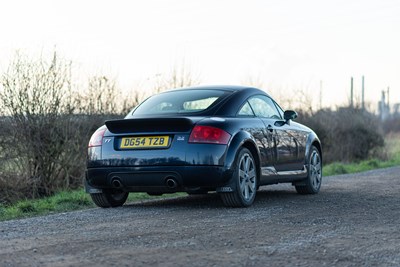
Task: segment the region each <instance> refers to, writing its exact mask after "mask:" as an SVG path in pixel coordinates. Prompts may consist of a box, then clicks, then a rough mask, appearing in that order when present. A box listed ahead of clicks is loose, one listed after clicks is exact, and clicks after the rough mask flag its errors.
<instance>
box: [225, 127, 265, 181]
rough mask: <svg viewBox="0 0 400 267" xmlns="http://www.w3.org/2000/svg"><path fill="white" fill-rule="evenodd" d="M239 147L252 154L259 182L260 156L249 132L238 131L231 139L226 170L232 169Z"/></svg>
mask: <svg viewBox="0 0 400 267" xmlns="http://www.w3.org/2000/svg"><path fill="white" fill-rule="evenodd" d="M241 147H245V148H247V149H248V150H250V152H251V153H252V155H253V158H254V160H255V163H256V170H257V180H258V182H259V181H260V176H261V155H260V151H259V149H258V147H257V144H256V141H255V139H254V137H253V136H252V135H251V134H250V133H249V132H246V131H240V132H238V133H237V134H235V135H234V137H233V138H232V141H231V142H230V145H229V148H228V152H227V157H226V160H225V166H226V168H228V169H233V168H234V163H235V160H236V158H237V155H238V152H239V149H240V148H241Z"/></svg>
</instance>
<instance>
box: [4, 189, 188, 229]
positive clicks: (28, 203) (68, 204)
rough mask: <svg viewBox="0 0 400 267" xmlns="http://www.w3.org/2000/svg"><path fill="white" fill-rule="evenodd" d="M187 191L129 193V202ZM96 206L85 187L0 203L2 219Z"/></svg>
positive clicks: (166, 196)
mask: <svg viewBox="0 0 400 267" xmlns="http://www.w3.org/2000/svg"><path fill="white" fill-rule="evenodd" d="M186 195H187V194H185V193H175V194H165V195H162V196H149V195H148V194H146V193H134V194H129V198H128V200H127V201H128V202H133V201H139V200H146V199H156V198H171V197H176V196H186ZM94 207H96V206H95V205H94V204H93V202H92V200H91V198H90V196H89V194H86V193H85V191H84V190H83V189H80V190H75V191H63V192H60V193H58V194H55V195H54V196H51V197H47V198H43V199H35V200H21V201H19V202H17V203H15V204H13V205H0V221H6V220H12V219H20V218H27V217H33V216H39V215H47V214H52V213H61V212H67V211H73V210H82V209H88V208H94Z"/></svg>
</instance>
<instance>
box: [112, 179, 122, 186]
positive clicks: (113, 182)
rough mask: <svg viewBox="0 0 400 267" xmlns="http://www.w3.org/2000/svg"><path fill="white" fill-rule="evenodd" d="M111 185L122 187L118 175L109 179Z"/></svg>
mask: <svg viewBox="0 0 400 267" xmlns="http://www.w3.org/2000/svg"><path fill="white" fill-rule="evenodd" d="M111 185H112V186H113V187H115V188H121V187H122V182H121V179H120V178H119V177H113V178H112V179H111Z"/></svg>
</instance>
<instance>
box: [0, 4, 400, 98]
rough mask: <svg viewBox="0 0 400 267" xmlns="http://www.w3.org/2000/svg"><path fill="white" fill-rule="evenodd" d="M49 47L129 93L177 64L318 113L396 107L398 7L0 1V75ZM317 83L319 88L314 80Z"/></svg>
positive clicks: (205, 80) (206, 80) (211, 80)
mask: <svg viewBox="0 0 400 267" xmlns="http://www.w3.org/2000/svg"><path fill="white" fill-rule="evenodd" d="M54 49H56V51H57V52H58V53H59V54H61V55H62V56H63V57H64V58H67V59H70V60H72V61H73V63H74V64H76V65H77V66H79V73H81V74H82V76H85V75H92V74H98V73H103V74H108V75H111V76H115V77H116V79H117V80H118V82H119V85H120V86H121V87H122V88H125V89H126V90H131V89H132V88H136V87H137V84H138V83H139V84H140V82H141V81H145V80H149V79H150V80H151V79H154V77H156V76H157V75H159V74H163V73H168V72H170V71H171V69H172V68H173V67H174V66H176V65H184V66H185V67H186V68H187V69H189V70H190V72H192V73H193V74H194V75H196V76H198V77H199V80H200V81H201V83H202V84H244V83H246V82H247V81H249V80H258V81H259V84H261V85H262V87H263V88H262V89H264V90H266V91H270V92H274V93H277V92H279V93H280V94H285V95H289V96H290V95H295V92H297V91H299V90H301V91H304V92H306V93H307V94H309V95H312V97H313V99H314V101H317V100H318V101H317V102H319V97H320V90H321V84H322V98H321V99H322V105H323V106H334V105H341V104H344V103H348V101H349V95H350V93H349V92H350V77H354V90H355V94H356V95H357V96H358V97H359V95H360V94H361V77H362V76H363V75H364V76H365V90H366V91H365V98H366V100H367V101H368V102H371V103H372V104H371V105H375V106H376V104H375V103H376V102H377V101H378V100H379V99H380V97H381V91H382V90H383V89H387V87H390V101H391V103H394V102H400V0H364V1H362V0H335V1H327V0H302V1H298V0H243V1H236V0H229V1H228V0H198V1H194V0H146V1H145V0H140V1H139V0H130V1H128V0H126V1H125V0H115V1H106V0H96V1H94V0H79V1H78V0H35V1H29V0H0V70H1V71H4V70H5V69H6V67H7V65H8V63H9V61H10V59H11V58H12V57H13V56H14V54H15V51H17V50H20V51H23V52H25V53H27V54H29V55H37V54H43V53H44V54H46V53H51V52H52V51H53V50H54ZM321 81H322V82H321ZM272 96H274V95H273V93H272Z"/></svg>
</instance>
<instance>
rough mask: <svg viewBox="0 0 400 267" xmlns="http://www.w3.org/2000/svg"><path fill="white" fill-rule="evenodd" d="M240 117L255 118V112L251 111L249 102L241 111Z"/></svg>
mask: <svg viewBox="0 0 400 267" xmlns="http://www.w3.org/2000/svg"><path fill="white" fill-rule="evenodd" d="M237 115H238V116H254V112H253V110H252V109H251V107H250V105H249V102H246V103H245V104H244V105H243V106H242V108H241V109H240V110H239V112H238V114H237Z"/></svg>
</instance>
